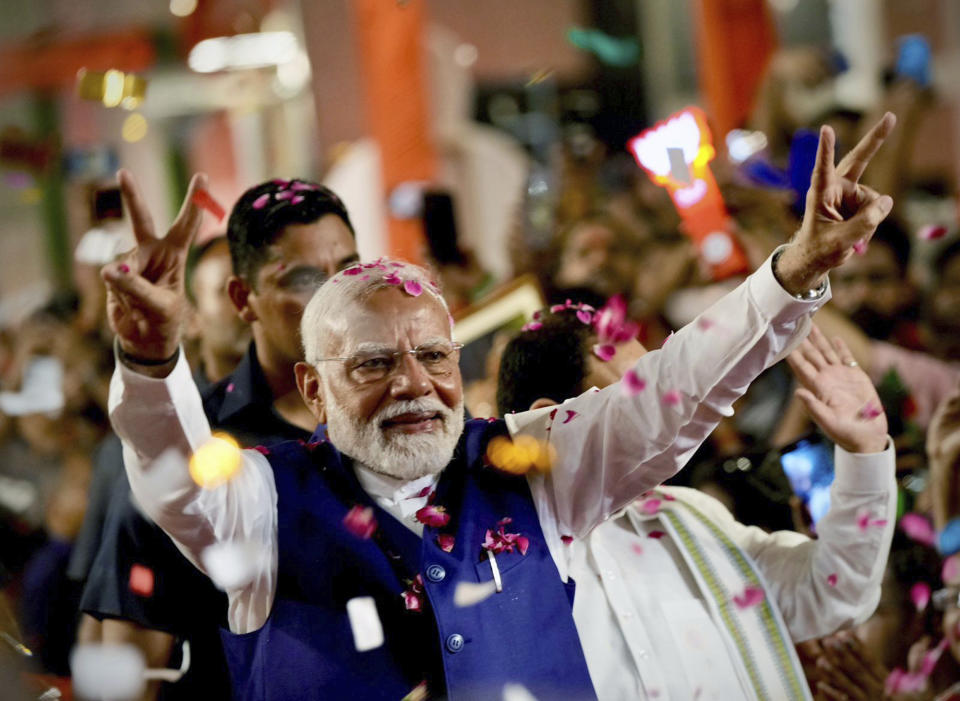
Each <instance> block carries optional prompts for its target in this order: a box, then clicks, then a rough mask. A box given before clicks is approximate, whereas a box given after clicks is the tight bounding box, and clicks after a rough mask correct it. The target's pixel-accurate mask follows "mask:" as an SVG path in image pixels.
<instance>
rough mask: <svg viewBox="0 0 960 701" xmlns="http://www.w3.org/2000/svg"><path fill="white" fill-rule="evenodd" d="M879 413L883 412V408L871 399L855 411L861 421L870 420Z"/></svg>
mask: <svg viewBox="0 0 960 701" xmlns="http://www.w3.org/2000/svg"><path fill="white" fill-rule="evenodd" d="M881 414H883V408H882V407H880V406H878V405H877V404H876V402H874V401H873V400H870V401H869V402H867V403H866V404H864V405H863V407H861V409H860V411H858V412H857V418H858V419H860V420H861V421H871V420H873V419H875V418H877V417H878V416H880V415H881Z"/></svg>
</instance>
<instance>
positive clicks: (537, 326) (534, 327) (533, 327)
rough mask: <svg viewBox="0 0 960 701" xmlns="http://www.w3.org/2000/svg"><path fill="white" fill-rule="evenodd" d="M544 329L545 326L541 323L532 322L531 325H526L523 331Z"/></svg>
mask: <svg viewBox="0 0 960 701" xmlns="http://www.w3.org/2000/svg"><path fill="white" fill-rule="evenodd" d="M542 328H543V324H542V323H540V322H539V321H531V322H530V323H529V324H524V325H523V328H521V329H520V330H521V331H539V330H540V329H542Z"/></svg>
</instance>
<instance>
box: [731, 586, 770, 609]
mask: <svg viewBox="0 0 960 701" xmlns="http://www.w3.org/2000/svg"><path fill="white" fill-rule="evenodd" d="M764 596H765V595H764V593H763V589H762V588H761V587H756V586H753V585H750V586H748V587H747V588H746V589H744V590H743V593H742V594H737V595H736V596H734V597H733V603H735V604H736V605H737V608H739V609H748V608H750V607H752V606H756V605H757V604H759V603H760V602H762V601H763V599H764Z"/></svg>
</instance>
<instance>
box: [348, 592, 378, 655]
mask: <svg viewBox="0 0 960 701" xmlns="http://www.w3.org/2000/svg"><path fill="white" fill-rule="evenodd" d="M347 618H349V619H350V630H351V631H353V645H354V647H356V649H357V652H366V651H367V650H374V649H376V648H378V647H380V646H381V645H383V626H382V625H381V624H380V616H378V615H377V603H376V602H375V601H374V600H373V597H372V596H358V597H355V598H353V599H350V600H349V601H347Z"/></svg>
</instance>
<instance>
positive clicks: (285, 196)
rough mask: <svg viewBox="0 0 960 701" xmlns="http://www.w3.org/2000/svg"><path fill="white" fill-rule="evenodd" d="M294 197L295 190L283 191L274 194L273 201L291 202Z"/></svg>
mask: <svg viewBox="0 0 960 701" xmlns="http://www.w3.org/2000/svg"><path fill="white" fill-rule="evenodd" d="M293 197H294V194H293V190H283V191H282V192H277V193H274V195H273V199H275V200H289V199H292V198H293Z"/></svg>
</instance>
